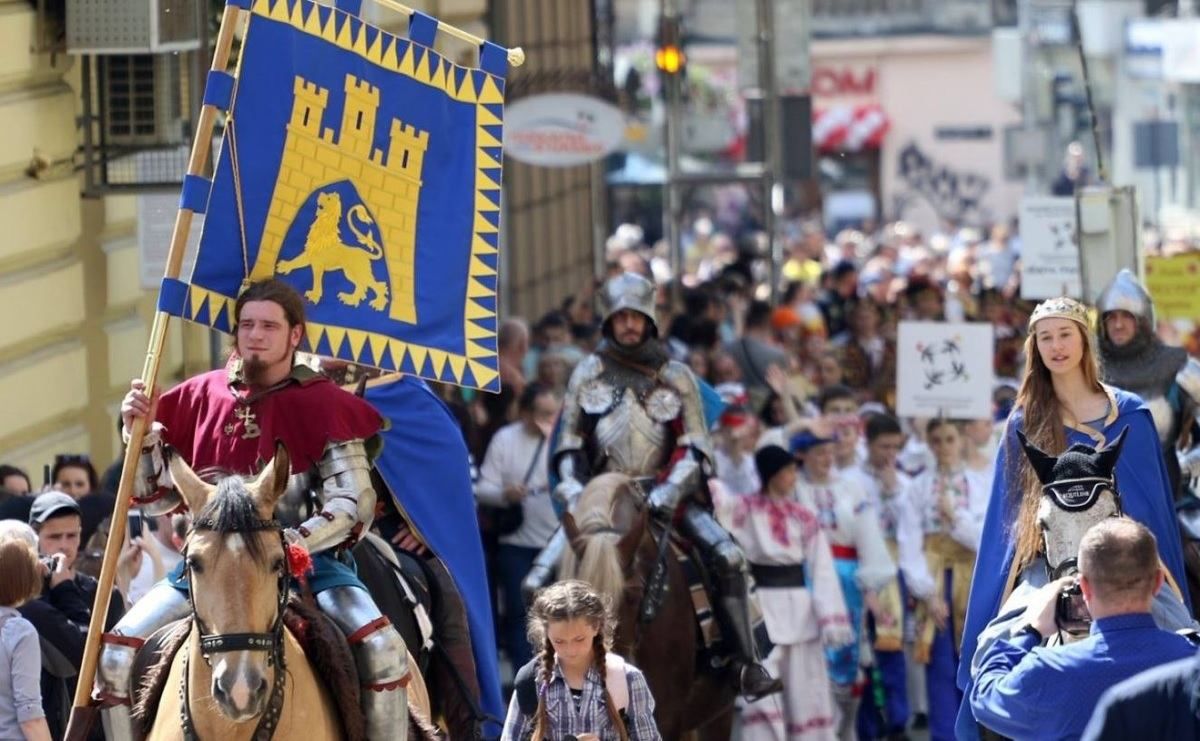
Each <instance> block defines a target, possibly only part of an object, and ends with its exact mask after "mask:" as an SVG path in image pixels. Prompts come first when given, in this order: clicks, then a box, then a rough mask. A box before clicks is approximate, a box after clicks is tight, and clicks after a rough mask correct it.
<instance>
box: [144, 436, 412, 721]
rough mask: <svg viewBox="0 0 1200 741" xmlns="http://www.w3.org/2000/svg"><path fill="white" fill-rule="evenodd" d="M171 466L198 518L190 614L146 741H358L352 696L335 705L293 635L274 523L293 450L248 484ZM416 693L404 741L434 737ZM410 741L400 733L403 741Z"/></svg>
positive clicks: (189, 557)
mask: <svg viewBox="0 0 1200 741" xmlns="http://www.w3.org/2000/svg"><path fill="white" fill-rule="evenodd" d="M169 465H170V467H171V474H172V477H173V479H174V481H175V484H176V486H177V488H178V489H179V492H180V494H182V496H183V498H184V501H186V502H187V504H188V507H189V509H190V510H191V511H192V512H195V513H197V514H196V520H195V522H194V524H193V526H192V531H191V533H190V534H189V536H188V540H187V544H186V547H185V549H184V557H185V560H186V566H187V572H188V578H189V581H190V585H191V603H192V615H191V618H190V620H189V621H188V622H187V623H185V625H187V628H186V629H187V637H186V642H185V643H184V644H183V646H182V647H181V648H180V649H179V651H178V652H176V653H175V656H174V658H173V659H172V661H171V664H170V669H169V672H168V673H167V675H166V679H165V683H164V684H163V686H162V689H163V691H162V693H161V699H159V700H158V707H157V712H155V713H154V714H153V719H152V722H151V721H149V720H148V721H147V724H148V725H149V728H148V730H147V734H146V735H147V737H148V738H149V739H152V740H157V739H180V738H182V739H221V740H222V741H242V740H243V739H247V740H248V739H251V738H255V739H257V738H271V737H272V735H273V737H274V738H280V739H292V738H311V739H340V738H352V737H361V735H362V734H361V727H362V723H361V719H358V722H357V723H354V722H353V721H351V722H349V723H347V724H346V725H343V724H342V722H340V718H341V714H340V713H339V709H338V708H339V707H340V708H346V707H347V703H346V701H345V698H334V697H333V696H332V695H331V693H330V690H329V689H327V687H326V686H325V683H324V682H323V681H322V679H321V678H319V677H318V672H317V671H316V670H314V667H313V665H312V664H311V663H310V661H309V658H308V657H307V656H306V655H305V653H304V651H303V649H302V647H301V644H300V643H299V641H298V640H297V639H296V637H295V636H293V634H292V632H291V631H290V630H289V629H288V628H287V627H285V619H284V609H285V607H286V606H287V603H288V596H289V588H288V586H289V562H288V558H287V551H286V549H285V546H284V539H283V534H282V528H281V526H280V524H279V523H278V521H276V520H275V519H274V517H273V513H274V509H275V503H276V501H277V500H278V499H279V497H280V496H281V495H282V494H283V492H284V489H285V487H286V485H287V478H288V465H289V462H288V455H287V451H286V450H285V449H284V448H283V446H282V445H279V446H277V448H276V454H275V457H274V459H273V460H272V461H271V463H269V464H267V466H266V468H265V469H264V470H263V472H262V473H261V474H259V476H258V477H257V478H255V479H254V480H252V481H246V480H245V479H243V478H241V477H238V476H229V477H227V478H224V479H222V480H221V481H220V482H218V483H217V484H216V485H212V484H209V483H207V482H205V481H203V480H202V479H200V477H199V476H197V475H196V474H195V473H194V472H193V471H192V470H191V468H190V467H189V466H188V465H187V463H185V462H184V461H183V460H182V459H181V458H180V457H179V456H177V455H172V456H171V458H170V464H169ZM344 656H345V657H348V653H347V654H344ZM413 670H414V671H415V668H414V669H413ZM350 671H351V672H353V669H350ZM177 688H178V689H177ZM410 689H411V685H410ZM414 694H415V693H412V692H410V693H409V716H410V724H409V729H408V734H409V736H410V737H411V738H430V737H431V735H430V732H429V728H428V726H427V725H424V724H423V719H425V718H427V717H428V698H427V697H424V698H420V699H419V700H420V703H421V704H417V705H414V702H417V701H418V698H415V697H414ZM339 699H340V702H339ZM354 727H357V728H358V729H359V731H358V733H354V732H352V730H351V729H352V728H354ZM403 737H404V733H403V732H402V731H398V733H397V738H403Z"/></svg>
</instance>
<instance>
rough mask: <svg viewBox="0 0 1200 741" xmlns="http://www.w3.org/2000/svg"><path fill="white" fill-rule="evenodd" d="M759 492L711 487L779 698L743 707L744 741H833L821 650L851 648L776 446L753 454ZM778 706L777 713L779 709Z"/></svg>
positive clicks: (822, 542) (839, 600)
mask: <svg viewBox="0 0 1200 741" xmlns="http://www.w3.org/2000/svg"><path fill="white" fill-rule="evenodd" d="M754 464H755V467H756V468H757V469H758V475H759V477H760V478H761V479H762V481H763V482H764V484H763V488H762V491H761V492H760V493H755V494H749V495H746V496H740V497H739V496H737V495H733V494H730V493H729V492H728V491H726V490H725V489H724V488H723V487H721V486H713V487H711V488H712V491H713V500H714V504H715V505H716V512H717V518H718V520H719V521H720V522H721V524H722V525H723V526H725V528H726V529H727V530H729V532H730V533H731V534H732V535H733V536H734V537H735V538H736V539H737V541H738V544H739V545H741V546H742V550H744V551H745V553H746V558H748V559H749V560H750V564H751V566H750V569H751V572H752V573H753V574H754V579H755V582H756V583H757V585H758V599H759V603H760V604H761V605H762V610H763V617H764V618H765V620H766V624H767V633H768V634H769V635H770V637H771V642H772V643H773V644H775V647H774V648H773V649H772V650H771V653H770V655H768V656H767V658H766V660H765V661H764V662H763V665H764V666H765V667H767V671H769V672H770V673H771V676H773V677H779V678H780V679H782V680H783V694H782V695H780V696H778V697H775V696H773V697H767V698H763V699H761V700H758V701H757V702H754V703H751V704H748V705H747V706H746V707H745V708H744V709H743V712H742V735H741V738H742V739H745V741H784V740H785V739H814V740H815V739H827V740H830V741H832V739H833V738H834V723H835V718H834V709H833V695H832V694H831V693H830V692H829V691H828V689H827V688H828V687H829V674H828V672H827V670H826V668H825V653H824V651H823V648H824V647H826V646H828V647H840V646H845V645H848V644H850V643H852V642H853V641H854V631H853V630H851V628H850V618H849V616H848V615H847V614H846V607H845V601H844V599H843V597H842V588H841V586H840V585H839V583H838V576H837V572H836V571H834V568H833V559H832V557H831V556H830V553H829V541H828V540H826V538H825V534H824V533H823V532H821V527H820V525H818V524H817V516H816V513H814V512H813V511H812V510H811V509H809V508H808V507H806V506H804V505H803V504H800V503H799V502H797V501H796V500H795V499H794V498H793V495H794V493H795V487H796V466H795V464H794V462H793V461H792V457H791V455H790V454H789V453H788V452H787V451H786V450H784V449H783V448H781V447H779V446H778V445H768V446H766V447H764V448H762V449H760V450H759V451H758V452H757V453H755V455H754ZM780 699H782V707H780Z"/></svg>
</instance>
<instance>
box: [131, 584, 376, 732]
mask: <svg viewBox="0 0 1200 741" xmlns="http://www.w3.org/2000/svg"><path fill="white" fill-rule="evenodd" d="M283 622H284V625H285V626H286V627H287V629H288V631H289V632H290V633H291V634H292V637H293V638H295V639H296V641H297V642H298V643H299V644H300V648H301V650H303V651H304V655H305V656H306V657H307V658H308V660H309V662H310V663H311V664H312V666H313V673H314V674H315V675H316V676H317V677H318V678H319V679H320V680H321V681H322V682H324V683H325V688H326V689H327V690H328V691H329V696H330V698H332V700H333V704H334V707H335V708H336V710H337V713H338V718H339V720H340V721H341V725H342V729H343V732H344V734H345V736H344V737H345V738H346V739H365V738H366V718H365V717H364V716H363V711H362V705H361V703H360V702H359V693H360V691H361V687H360V686H359V680H358V673H357V671H356V669H355V664H354V656H353V654H352V653H351V652H350V644H349V643H347V642H346V636H345V634H343V633H342V631H341V630H339V629H338V627H337V624H336V623H334V622H333V620H332V619H331V618H330V617H329V616H328V615H326V614H325V613H323V612H321V610H320V609H319V608H317V607H316V606H315V605H312V604H308V603H306V602H305V601H304V600H302V599H299V598H298V597H297V596H296V595H294V594H293V595H292V596H291V599H290V600H289V602H288V605H287V609H286V610H285V611H284V614H283ZM191 628H192V619H191V618H190V617H187V618H183V619H182V620H176V621H175V622H173V623H169V624H167V625H165V626H163V627H162V628H159V629H158V630H157V631H155V632H154V633H153V634H151V636H150V637H149V638H148V639H147V640H146V643H145V644H144V645H143V646H142V647H141V648H140V649H138V652H137V654H136V655H135V656H134V660H133V676H134V677H141V678H142V680H141V682H139V683H138V686H137V687H136V688H134V693H133V698H132V702H133V708H132V713H131V714H132V718H133V724H134V728H135V729H137V730H139V731H140V733H141V735H142V737H145V736H147V735H148V734H149V732H150V729H151V727H152V726H153V724H154V718H155V716H156V715H157V714H158V703H159V698H161V697H162V693H163V692H164V690H166V689H167V688H166V683H167V677H168V675H169V674H170V673H171V664H172V663H173V662H174V660H175V655H176V654H177V653H178V652H179V649H180V648H181V647H182V646H183V645H184V644H185V643H186V642H187V638H188V635H189V634H190V633H191Z"/></svg>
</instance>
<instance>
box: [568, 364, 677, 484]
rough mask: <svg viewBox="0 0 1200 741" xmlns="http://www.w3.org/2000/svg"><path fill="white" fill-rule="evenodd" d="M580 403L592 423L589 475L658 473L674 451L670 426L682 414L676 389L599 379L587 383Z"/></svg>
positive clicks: (646, 381) (638, 380) (642, 380)
mask: <svg viewBox="0 0 1200 741" xmlns="http://www.w3.org/2000/svg"><path fill="white" fill-rule="evenodd" d="M631 375H633V374H631ZM622 381H623V383H622ZM580 403H581V406H582V407H583V411H584V412H586V413H588V414H589V415H593V416H594V417H595V419H596V423H595V428H594V431H593V435H592V439H591V446H590V447H591V448H592V450H591V451H590V454H591V459H592V470H593V472H595V473H609V472H618V473H624V474H627V475H629V476H635V477H636V476H654V475H657V474H658V472H659V471H660V470H661V469H662V466H663V464H665V463H666V461H667V458H668V457H669V455H670V452H671V448H672V447H674V440H673V436H672V434H671V427H670V424H671V422H673V421H674V420H676V419H677V418H678V417H679V413H680V411H681V409H682V400H681V399H680V398H679V394H678V393H676V392H675V390H674V389H671V388H668V387H666V386H662V385H659V384H658V383H656V381H655V379H653V378H648V377H646V376H641V375H636V376H635V377H630V378H611V377H604V376H602V377H600V378H596V379H593V380H592V381H590V382H588V385H587V386H586V387H585V388H584V389H583V393H582V394H580Z"/></svg>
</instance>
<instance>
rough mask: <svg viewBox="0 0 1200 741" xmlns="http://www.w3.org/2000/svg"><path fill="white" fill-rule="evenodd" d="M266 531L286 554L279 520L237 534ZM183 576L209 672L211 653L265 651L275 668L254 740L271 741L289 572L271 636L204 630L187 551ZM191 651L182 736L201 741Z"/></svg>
mask: <svg viewBox="0 0 1200 741" xmlns="http://www.w3.org/2000/svg"><path fill="white" fill-rule="evenodd" d="M192 530H193V531H195V530H210V531H216V527H215V523H214V522H213V521H212V520H211V519H204V520H198V521H197V522H196V523H195V524H194V525H193V526H192ZM265 530H274V531H276V532H277V533H278V534H279V542H280V544H282V545H283V547H284V553H285V554H286V553H287V543H286V541H285V540H284V537H283V525H281V524H280V523H279V521H278V520H256V521H254V522H253V523H251V525H250V527H248V528H245V529H241V530H237V531H235V532H238V533H242V532H262V531H265ZM183 563H184V573H185V574H186V576H187V580H188V602H189V603H190V604H191V608H192V619H193V620H194V621H195V622H196V628H197V629H198V630H199V631H200V653H201V656H203V657H204V663H205V664H208V667H209V669H211V668H212V654H217V653H228V652H230V651H266V652H267V666H273V667H276V669H275V678H274V681H273V682H272V685H271V699H270V702H269V703H268V704H267V709H266V711H264V712H263V714H262V717H261V718H259V721H258V725H257V726H256V727H255V729H254V736H253V739H254V741H270V739H271V738H272V737H273V736H274V735H275V728H276V726H278V725H279V716H280V712H281V711H282V710H283V688H284V684H285V677H284V669H285V664H284V659H283V611H284V608H285V607H286V606H287V599H288V570H287V568H284V569H283V570H282V571H281V572H280V575H279V587H278V588H279V602H278V605H277V607H276V611H275V623H274V624H273V625H272V626H271V632H269V633H216V634H213V633H209V632H208V631H207V630H205V628H204V623H203V622H201V620H200V613H198V612H196V600H195V597H194V596H193V591H192V584H193V581H192V564H191V561H189V560H188V554H187V548H186V547H185V548H184V551H183ZM189 655H190V652H189V651H185V652H184V654H183V682H181V683H180V686H179V694H180V700H181V702H180V704H179V714H180V716H181V720H182V722H183V729H182V730H183V737H184V739H186V741H199V737H198V736H197V735H196V728H195V726H194V725H193V724H192V713H191V708H190V707H189V705H188V684H189V683H188V657H189Z"/></svg>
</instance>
